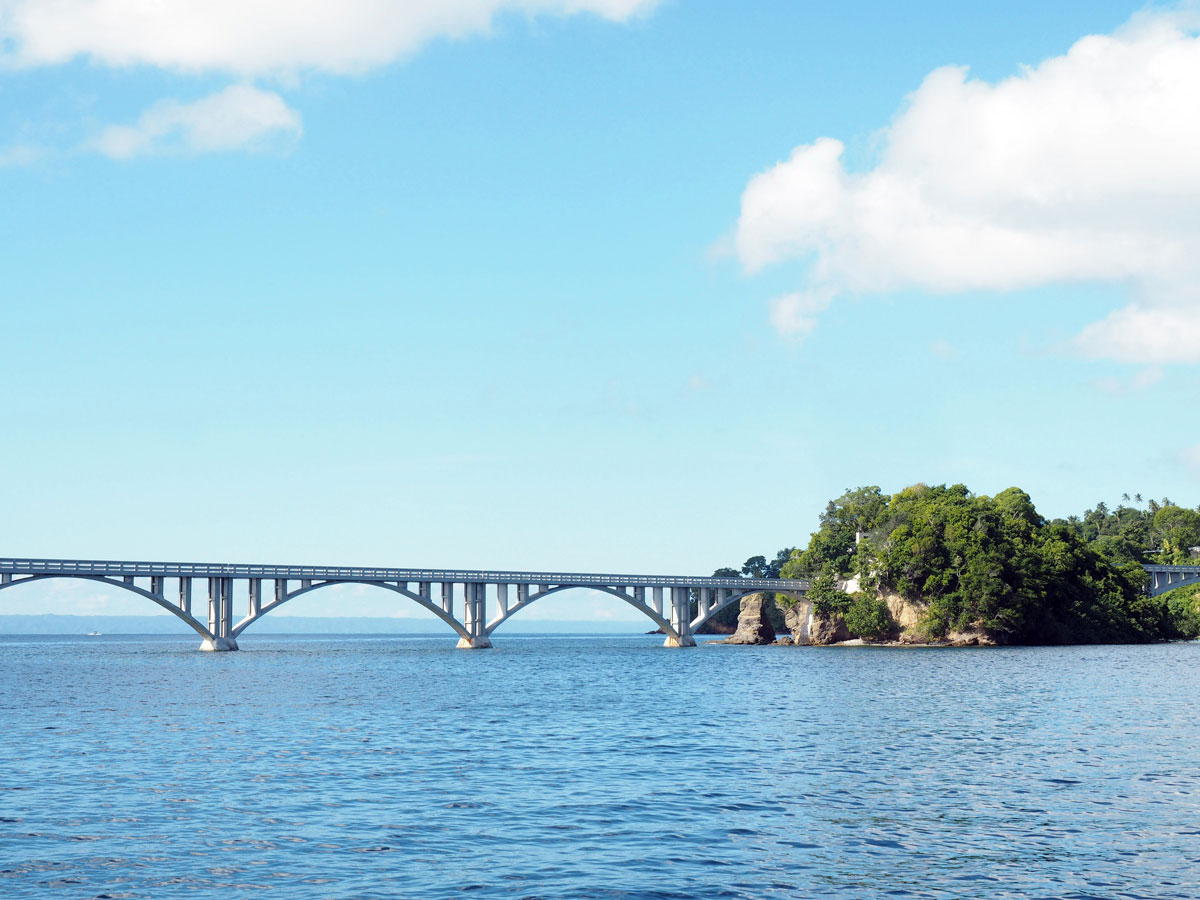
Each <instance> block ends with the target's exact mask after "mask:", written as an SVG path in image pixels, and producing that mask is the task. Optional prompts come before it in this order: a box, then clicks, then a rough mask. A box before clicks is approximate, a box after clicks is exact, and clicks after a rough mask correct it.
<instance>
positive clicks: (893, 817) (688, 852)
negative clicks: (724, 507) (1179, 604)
mask: <svg viewBox="0 0 1200 900" xmlns="http://www.w3.org/2000/svg"><path fill="white" fill-rule="evenodd" d="M660 640H661V639H656V638H653V637H641V638H612V637H608V638H570V637H538V638H521V637H515V636H511V635H508V636H506V635H497V640H496V648H495V649H494V650H490V651H475V652H465V651H456V650H454V649H453V641H452V640H450V639H448V638H436V639H425V638H411V637H396V638H386V639H381V638H348V637H339V638H335V639H334V638H331V639H314V638H297V637H289V638H282V637H271V636H265V635H250V634H248V635H246V637H245V639H244V641H243V650H242V652H240V653H227V654H206V653H199V652H197V651H196V648H195V642H194V641H193V640H190V639H174V638H161V637H139V638H108V637H95V638H25V639H22V638H5V639H0V728H2V735H3V738H2V744H0V897H4V898H23V897H37V898H52V897H72V898H73V897H146V898H154V900H162V898H172V897H184V896H193V897H198V896H218V895H219V896H222V897H249V896H258V895H261V894H263V893H264V891H265V890H267V889H269V896H273V897H304V898H310V897H311V898H326V897H328V898H372V897H387V898H419V900H435V898H441V897H457V896H460V895H463V894H470V895H473V896H476V897H481V898H482V897H522V898H524V897H529V898H533V897H537V898H548V900H549V898H573V897H603V898H633V897H658V898H671V897H679V898H709V897H746V898H762V897H772V896H777V897H822V898H843V897H845V898H850V897H853V898H864V897H937V898H968V897H988V898H1003V897H1045V898H1085V897H1087V898H1092V897H1095V898H1186V900H1195V898H1197V897H1200V793H1198V791H1200V709H1198V706H1200V702H1198V699H1197V698H1200V644H1173V645H1166V646H1151V647H1088V648H1068V649H1011V650H1010V649H1004V650H901V649H872V648H861V649H852V648H832V649H817V648H784V647H767V648H739V647H721V646H701V647H700V648H698V649H696V650H665V649H663V648H661V647H660V646H658V643H659V641H660Z"/></svg>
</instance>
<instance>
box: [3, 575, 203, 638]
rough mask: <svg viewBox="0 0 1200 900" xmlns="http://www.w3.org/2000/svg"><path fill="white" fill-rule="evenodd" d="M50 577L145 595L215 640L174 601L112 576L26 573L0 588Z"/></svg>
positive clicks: (194, 629) (197, 631)
mask: <svg viewBox="0 0 1200 900" xmlns="http://www.w3.org/2000/svg"><path fill="white" fill-rule="evenodd" d="M52 578H73V579H75V580H76V581H96V582H99V583H100V584H107V585H110V586H111V587H117V588H121V589H122V590H126V591H130V592H131V593H134V594H137V595H138V596H139V597H145V598H146V599H147V600H151V601H153V602H154V603H157V604H158V605H159V606H161V607H162V608H163V609H165V610H166V611H167V612H169V613H171V614H172V615H174V616H175V617H176V618H177V619H179V620H181V621H182V622H183V623H184V624H186V625H187V626H188V627H189V628H191V629H192V630H193V631H194V632H196V634H198V635H200V637H201V638H203V639H204V640H206V641H215V640H216V635H214V634H213V633H212V632H211V631H209V630H208V629H207V628H206V627H205V626H204V625H203V624H201V622H200V620H199V619H197V618H196V617H195V616H192V615H189V614H188V613H186V612H184V611H183V610H182V609H180V608H179V607H178V606H176V605H175V604H174V603H172V602H171V601H170V600H168V599H167V598H166V597H163V596H161V595H160V594H155V593H153V592H152V591H148V590H146V589H145V588H141V587H138V586H137V585H136V584H130V583H129V582H126V581H123V580H122V581H117V580H114V579H112V578H105V577H104V576H102V575H60V574H57V573H55V574H53V575H27V576H25V577H22V578H14V579H13V580H12V581H10V582H7V583H5V584H0V590H4V589H5V588H11V587H16V586H17V585H19V584H29V583H30V582H34V581H48V580H50V579H52Z"/></svg>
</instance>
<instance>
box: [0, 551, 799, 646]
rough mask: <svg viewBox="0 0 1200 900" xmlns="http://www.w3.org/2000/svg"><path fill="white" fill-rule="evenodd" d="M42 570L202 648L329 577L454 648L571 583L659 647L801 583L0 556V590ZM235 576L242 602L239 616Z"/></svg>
mask: <svg viewBox="0 0 1200 900" xmlns="http://www.w3.org/2000/svg"><path fill="white" fill-rule="evenodd" d="M49 578H81V579H86V580H89V581H95V582H99V583H102V584H107V585H111V586H114V587H118V588H122V589H124V590H127V591H131V592H133V593H135V594H138V595H139V596H142V597H145V598H146V599H147V600H150V601H152V602H154V603H157V604H158V605H159V606H161V607H163V608H164V609H166V610H168V611H169V612H171V613H172V614H174V615H175V616H177V617H179V618H180V619H182V620H183V621H184V622H185V623H186V624H187V625H188V626H189V627H190V628H191V629H192V630H193V631H195V632H196V634H197V635H199V636H200V638H201V645H200V649H202V650H236V649H237V648H238V637H239V636H241V634H242V632H244V631H245V630H246V629H247V628H249V627H250V626H251V625H253V624H254V623H255V622H257V621H259V620H260V619H261V618H262V617H263V616H265V615H266V614H267V613H269V612H271V611H272V610H274V609H277V608H278V607H280V606H282V605H283V604H284V603H287V602H288V601H289V600H293V599H295V598H296V597H299V596H302V595H304V594H307V593H309V592H311V591H316V590H320V589H321V588H325V587H329V586H330V585H335V584H367V585H372V586H374V587H378V588H381V589H383V590H387V591H392V592H393V593H396V594H399V595H400V596H402V597H405V598H407V599H408V600H411V601H412V602H414V603H416V604H418V605H419V606H422V607H424V608H425V609H427V610H428V611H429V612H431V613H433V614H434V615H435V616H437V617H438V618H439V619H441V620H442V621H443V622H445V623H446V625H448V626H449V627H450V628H452V629H453V630H454V631H455V632H456V633H457V634H458V646H459V647H462V648H481V647H490V646H491V645H492V642H491V635H492V632H493V631H495V630H496V629H497V628H499V627H500V626H501V625H503V624H504V623H505V622H507V621H508V620H509V619H511V618H512V617H513V616H514V615H516V614H517V613H519V612H520V611H521V610H523V609H525V608H527V607H528V606H530V605H531V604H532V603H534V602H536V601H538V600H540V599H541V598H543V597H547V596H549V595H551V594H556V593H559V592H561V591H566V590H571V589H574V588H583V589H586V590H592V591H602V592H604V593H606V594H611V595H613V596H614V597H619V598H621V599H622V600H624V601H625V602H626V603H628V604H629V605H630V606H632V607H633V608H634V609H636V610H638V611H639V612H641V613H643V614H644V615H645V616H646V617H647V618H648V619H650V620H651V621H652V622H654V623H655V624H656V625H657V626H658V627H659V628H661V629H662V631H663V633H664V634H665V635H666V642H665V646H667V647H694V646H695V645H696V640H695V638H694V637H693V634H694V632H695V631H696V629H698V628H700V627H701V626H702V625H704V624H705V623H706V622H707V621H708V620H709V619H711V618H712V617H713V616H714V615H716V614H717V613H718V612H720V611H721V610H722V609H724V608H725V607H726V606H729V605H730V604H732V603H736V602H737V601H739V600H740V599H741V598H742V597H744V596H746V595H747V594H755V593H759V592H761V591H775V592H777V593H783V594H789V595H791V596H793V597H796V598H797V599H803V598H804V596H805V594H806V592H807V591H808V586H809V583H808V582H807V581H802V580H790V579H774V578H699V577H687V576H670V575H613V574H590V573H579V572H505V571H491V570H446V569H371V568H352V567H337V566H245V565H226V564H207V563H162V562H122V561H112V560H75V559H0V590H4V589H7V588H11V587H15V586H17V585H21V584H28V583H30V582H35V581H43V580H45V579H49ZM197 582H203V583H204V585H205V587H206V589H207V595H208V597H207V600H208V603H207V616H198V615H196V614H195V613H193V603H192V601H193V588H194V587H195V586H196V583H197ZM235 586H236V587H237V588H238V590H237V593H238V595H239V597H244V598H245V602H246V613H245V615H244V616H240V617H239V616H237V615H236V614H235V612H234V593H235ZM201 602H203V601H201ZM458 610H461V616H460V614H459V613H458ZM693 610H694V611H693Z"/></svg>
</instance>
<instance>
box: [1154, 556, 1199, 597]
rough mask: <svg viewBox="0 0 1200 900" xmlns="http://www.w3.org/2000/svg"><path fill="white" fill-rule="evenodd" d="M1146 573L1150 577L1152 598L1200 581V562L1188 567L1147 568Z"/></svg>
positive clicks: (1155, 566)
mask: <svg viewBox="0 0 1200 900" xmlns="http://www.w3.org/2000/svg"><path fill="white" fill-rule="evenodd" d="M1146 571H1147V572H1148V573H1149V575H1150V596H1151V597H1157V596H1158V595H1159V594H1165V593H1166V592H1167V591H1173V590H1175V588H1177V587H1186V586H1187V585H1189V584H1195V583H1196V582H1198V581H1200V561H1197V562H1195V563H1192V564H1191V565H1186V566H1157V565H1152V566H1146Z"/></svg>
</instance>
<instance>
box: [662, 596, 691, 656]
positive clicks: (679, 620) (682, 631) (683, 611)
mask: <svg viewBox="0 0 1200 900" xmlns="http://www.w3.org/2000/svg"><path fill="white" fill-rule="evenodd" d="M691 611H692V604H691V598H690V597H689V596H688V589H687V588H685V587H684V588H679V587H673V588H671V627H672V628H673V629H675V634H677V635H679V637H675V636H674V635H667V639H666V640H665V641H664V642H663V646H664V647H695V646H696V639H695V638H694V637H692V624H691Z"/></svg>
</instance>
